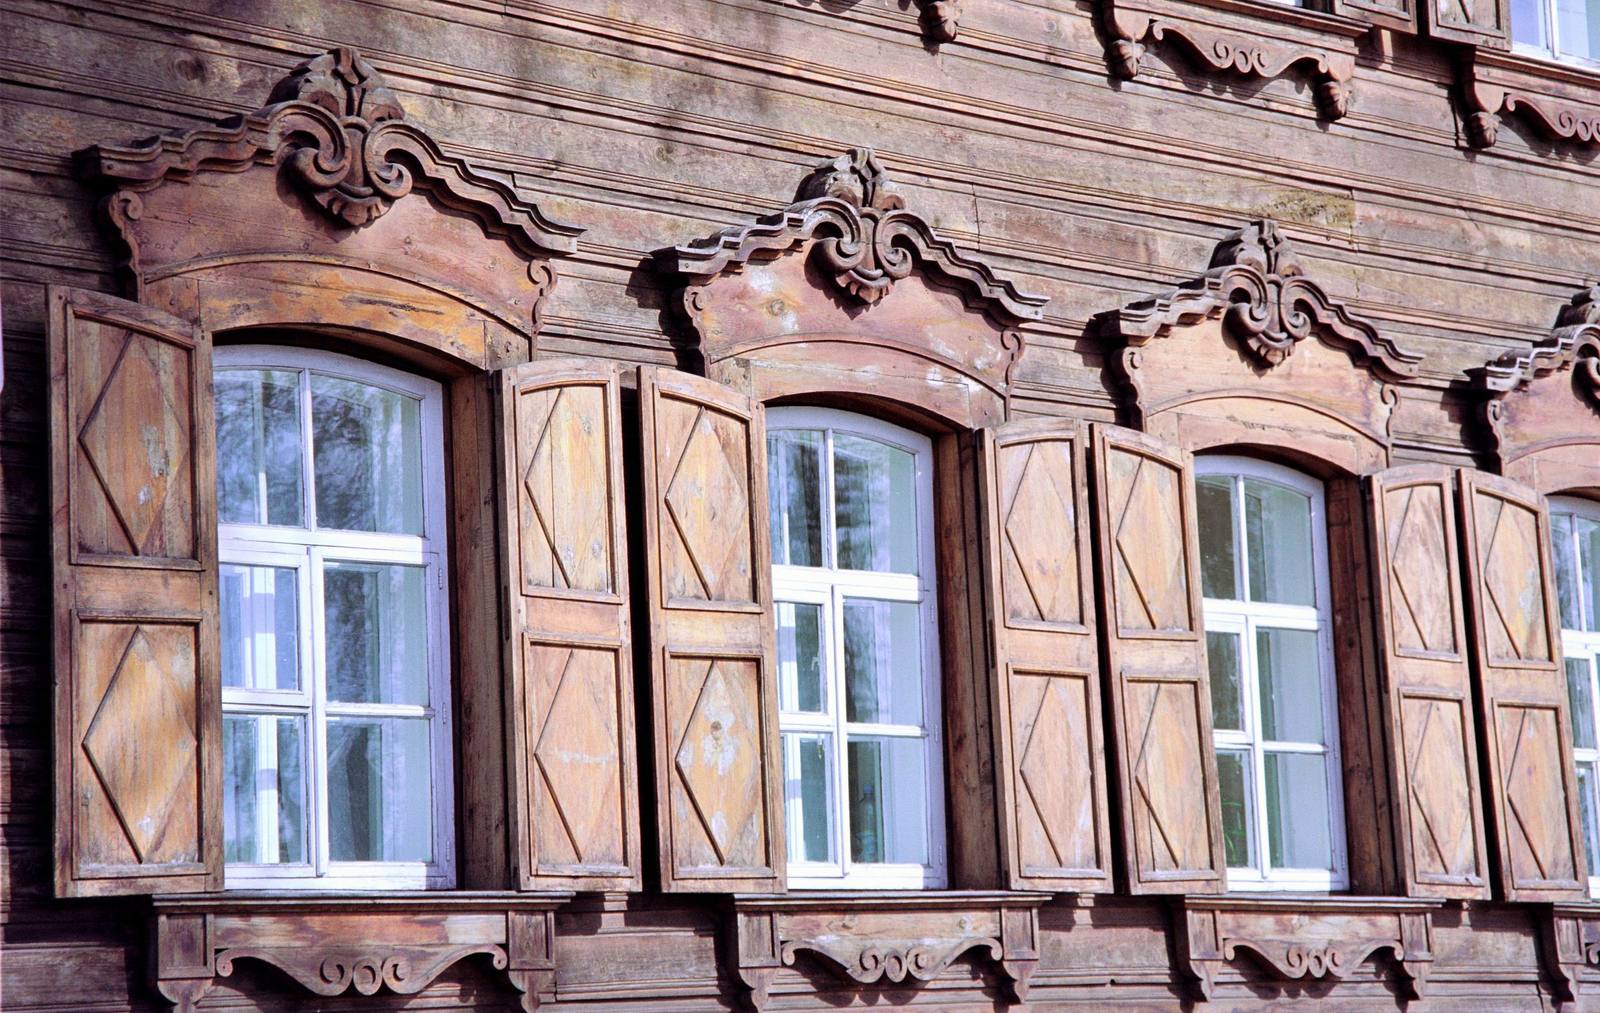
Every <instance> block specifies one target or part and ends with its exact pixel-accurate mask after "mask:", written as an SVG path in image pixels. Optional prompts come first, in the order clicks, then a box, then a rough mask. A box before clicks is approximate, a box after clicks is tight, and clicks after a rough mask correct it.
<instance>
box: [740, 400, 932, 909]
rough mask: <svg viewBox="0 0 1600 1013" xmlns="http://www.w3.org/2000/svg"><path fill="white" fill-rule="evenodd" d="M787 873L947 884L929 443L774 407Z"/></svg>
mask: <svg viewBox="0 0 1600 1013" xmlns="http://www.w3.org/2000/svg"><path fill="white" fill-rule="evenodd" d="M767 462H768V495H769V497H770V503H771V508H770V512H771V532H772V546H773V553H772V554H773V595H774V598H775V600H776V623H777V641H778V676H779V710H780V716H779V721H778V727H779V731H780V733H781V738H782V743H783V749H782V752H783V771H784V799H785V806H786V811H785V817H786V823H787V827H788V837H789V840H788V847H789V885H790V886H791V887H795V888H807V887H810V888H828V887H843V886H852V887H854V886H859V887H888V888H895V887H898V888H914V887H942V886H944V885H945V862H944V814H943V803H944V787H943V785H944V774H943V754H942V751H941V747H940V709H939V657H938V646H937V645H938V637H937V627H936V616H935V608H934V582H933V574H934V562H933V480H932V446H931V444H930V442H929V441H928V440H927V439H926V438H925V437H922V436H919V435H917V434H915V433H911V432H908V431H906V430H903V429H900V428H897V427H895V426H891V425H889V424H887V423H883V422H879V421H877V420H874V419H870V418H865V417H862V416H858V415H853V414H850V413H847V412H841V411H833V410H826V409H816V408H774V409H770V410H769V411H768V413H767Z"/></svg>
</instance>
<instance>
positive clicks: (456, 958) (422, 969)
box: [216, 945, 507, 996]
mask: <svg viewBox="0 0 1600 1013" xmlns="http://www.w3.org/2000/svg"><path fill="white" fill-rule="evenodd" d="M479 954H483V955H486V956H488V957H489V959H490V962H491V963H492V964H493V966H494V967H495V969H496V970H502V971H503V970H505V968H506V960H507V958H506V951H505V950H504V948H502V947H500V946H495V945H480V946H471V945H468V946H456V947H450V948H445V949H440V948H437V947H413V946H398V947H394V948H391V949H384V950H377V951H369V950H364V949H351V948H343V947H335V948H332V949H326V950H324V949H317V948H307V947H298V946H296V947H283V946H279V947H250V946H242V947H237V948H233V949H227V950H222V951H220V952H219V953H218V954H217V955H216V974H217V977H219V978H226V977H229V976H231V975H232V974H233V971H234V963H235V961H239V960H255V961H260V962H261V963H264V964H269V965H271V966H272V967H275V968H277V969H278V970H280V971H282V972H283V973H284V974H286V975H288V976H289V977H291V978H293V979H294V980H295V981H296V982H298V983H299V984H300V986H301V987H302V988H304V989H305V990H306V991H308V992H311V993H312V994H314V995H320V996H336V995H343V994H344V993H346V992H352V991H353V992H356V993H358V994H360V995H376V994H378V993H379V992H380V991H384V990H387V991H389V992H392V993H394V994H395V995H415V994H416V993H418V992H420V991H422V990H423V989H424V988H427V987H428V985H429V984H430V983H432V982H433V980H434V979H435V978H437V977H439V975H441V974H443V973H444V972H445V971H446V970H448V969H449V968H450V967H451V966H453V965H454V964H456V963H458V962H460V961H462V960H465V959H466V958H468V957H472V956H476V955H479Z"/></svg>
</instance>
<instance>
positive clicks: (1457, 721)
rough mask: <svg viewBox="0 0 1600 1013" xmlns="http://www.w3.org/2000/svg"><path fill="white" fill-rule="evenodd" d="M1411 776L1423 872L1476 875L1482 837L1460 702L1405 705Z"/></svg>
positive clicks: (1410, 700) (1416, 843)
mask: <svg viewBox="0 0 1600 1013" xmlns="http://www.w3.org/2000/svg"><path fill="white" fill-rule="evenodd" d="M1403 713H1404V721H1405V736H1406V746H1407V756H1406V770H1407V772H1408V773H1409V776H1410V785H1409V789H1410V795H1411V840H1412V844H1413V847H1414V849H1415V852H1416V855H1417V865H1418V870H1419V871H1420V872H1423V873H1429V872H1431V873H1434V874H1437V875H1443V876H1476V875H1478V874H1479V872H1480V870H1479V868H1478V855H1477V838H1476V833H1475V829H1476V828H1475V826H1474V823H1473V816H1474V813H1473V800H1472V790H1471V786H1470V785H1469V784H1468V783H1467V776H1468V768H1467V757H1466V752H1465V745H1464V743H1465V740H1464V738H1463V734H1464V731H1463V727H1462V704H1461V702H1460V701H1456V700H1437V699H1428V698H1418V697H1410V698H1407V699H1406V700H1405V701H1404V703H1403Z"/></svg>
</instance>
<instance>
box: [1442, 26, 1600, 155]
mask: <svg viewBox="0 0 1600 1013" xmlns="http://www.w3.org/2000/svg"><path fill="white" fill-rule="evenodd" d="M1460 68H1461V69H1460V71H1459V81H1458V85H1457V92H1458V101H1459V109H1460V113H1461V123H1462V132H1463V134H1464V135H1465V137H1466V141H1467V144H1469V145H1470V146H1471V147H1474V148H1490V147H1493V146H1494V145H1495V143H1496V142H1497V141H1498V140H1499V138H1500V124H1501V120H1502V118H1503V117H1506V116H1516V117H1519V118H1520V119H1522V121H1523V122H1525V123H1527V124H1528V125H1529V126H1530V127H1531V128H1532V129H1533V131H1534V133H1535V134H1537V135H1538V136H1539V137H1541V138H1543V139H1544V140H1546V141H1548V142H1551V143H1555V144H1569V145H1573V146H1576V147H1580V148H1592V147H1596V146H1600V104H1597V103H1596V102H1595V100H1594V94H1595V88H1596V86H1597V84H1600V78H1597V76H1596V75H1595V74H1594V72H1593V71H1587V70H1584V69H1582V68H1577V67H1571V66H1567V65H1564V64H1557V63H1553V62H1551V61H1547V60H1542V59H1535V58H1532V57H1527V56H1522V55H1520V54H1515V53H1498V52H1493V51H1490V50H1487V49H1483V48H1481V47H1471V48H1470V49H1468V50H1467V51H1466V52H1465V54H1464V55H1463V56H1462V58H1461V63H1460Z"/></svg>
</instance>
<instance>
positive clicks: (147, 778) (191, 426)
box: [48, 287, 222, 896]
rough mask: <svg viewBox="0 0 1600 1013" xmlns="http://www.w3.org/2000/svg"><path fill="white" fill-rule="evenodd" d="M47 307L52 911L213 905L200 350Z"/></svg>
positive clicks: (130, 318)
mask: <svg viewBox="0 0 1600 1013" xmlns="http://www.w3.org/2000/svg"><path fill="white" fill-rule="evenodd" d="M48 298H49V312H50V318H49V329H50V334H49V337H50V413H51V418H50V441H51V443H50V451H51V459H50V468H51V475H50V496H51V517H52V525H53V527H52V532H51V535H52V565H53V575H54V580H55V596H54V597H55V648H54V650H55V779H56V784H55V791H56V826H55V851H56V863H55V865H56V877H55V878H56V893H57V894H58V895H60V896H95V895H104V894H127V893H167V892H177V891H186V890H207V889H220V888H221V886H222V839H221V838H222V819H221V794H222V771H221V765H220V760H221V756H220V743H221V731H222V712H221V706H220V692H221V689H220V685H219V682H220V680H219V676H218V667H217V666H218V662H217V650H218V648H217V528H216V523H217V508H216V475H215V471H216V446H215V442H216V437H215V420H214V418H213V416H212V408H211V345H210V342H209V340H208V339H207V338H206V336H205V334H204V333H203V332H202V331H201V330H200V328H199V327H198V326H196V325H194V324H190V323H187V322H185V321H182V320H179V319H177V318H176V317H172V316H169V315H167V314H165V313H162V312H159V311H157V310H153V309H150V308H149V307H145V306H139V305H136V304H134V303H130V302H127V301H125V300H122V299H116V298H113V297H110V296H105V295H100V294H98V293H94V292H84V291H80V290H77V289H69V288H57V287H51V288H50V290H49V295H48Z"/></svg>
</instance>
